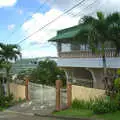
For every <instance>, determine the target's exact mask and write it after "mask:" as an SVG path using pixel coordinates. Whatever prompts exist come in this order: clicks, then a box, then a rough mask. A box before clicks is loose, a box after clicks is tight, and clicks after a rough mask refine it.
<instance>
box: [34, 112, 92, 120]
mask: <svg viewBox="0 0 120 120" xmlns="http://www.w3.org/2000/svg"><path fill="white" fill-rule="evenodd" d="M34 116H39V117H50V118H58V119H63V120H93V119H88V118H77V117H68V116H67V117H64V116H57V115H40V114H37V113H35V114H34Z"/></svg>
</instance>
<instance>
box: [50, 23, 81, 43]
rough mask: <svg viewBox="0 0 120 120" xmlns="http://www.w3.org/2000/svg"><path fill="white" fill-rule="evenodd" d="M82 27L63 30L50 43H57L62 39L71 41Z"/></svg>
mask: <svg viewBox="0 0 120 120" xmlns="http://www.w3.org/2000/svg"><path fill="white" fill-rule="evenodd" d="M80 28H81V25H77V26H73V27H70V28H67V29H63V30H60V31H58V32H57V36H55V37H53V38H51V39H50V40H49V41H55V42H57V41H58V40H62V39H70V38H73V37H75V36H76V35H77V34H78V33H79V32H80Z"/></svg>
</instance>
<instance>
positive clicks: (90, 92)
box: [72, 85, 105, 100]
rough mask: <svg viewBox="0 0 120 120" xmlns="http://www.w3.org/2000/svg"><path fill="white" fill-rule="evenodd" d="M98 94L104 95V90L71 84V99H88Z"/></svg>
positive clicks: (98, 95)
mask: <svg viewBox="0 0 120 120" xmlns="http://www.w3.org/2000/svg"><path fill="white" fill-rule="evenodd" d="M100 96H103V97H104V96H105V90H101V89H94V88H87V87H82V86H76V85H72V100H74V99H75V98H76V99H78V100H89V99H94V98H95V97H100Z"/></svg>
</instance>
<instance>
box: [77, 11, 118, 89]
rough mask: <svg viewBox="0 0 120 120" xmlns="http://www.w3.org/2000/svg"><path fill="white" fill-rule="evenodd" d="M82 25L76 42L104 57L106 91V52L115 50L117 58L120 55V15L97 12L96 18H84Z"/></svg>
mask: <svg viewBox="0 0 120 120" xmlns="http://www.w3.org/2000/svg"><path fill="white" fill-rule="evenodd" d="M80 25H83V29H81V30H80V32H79V34H78V35H77V36H76V40H75V42H81V43H82V44H83V43H84V44H87V45H89V48H90V49H91V50H92V52H93V54H94V53H96V54H100V55H101V56H102V61H103V68H104V79H103V80H104V83H105V89H107V85H106V83H107V82H108V74H107V63H106V54H105V53H106V52H105V51H106V50H107V48H111V49H113V50H115V54H114V56H115V57H116V56H117V55H118V54H119V53H120V33H119V31H120V13H118V12H115V13H112V14H110V15H104V14H103V13H102V12H97V16H96V17H92V16H84V17H83V19H82V22H81V23H80ZM115 76H116V74H115Z"/></svg>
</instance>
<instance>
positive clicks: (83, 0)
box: [17, 0, 86, 44]
mask: <svg viewBox="0 0 120 120" xmlns="http://www.w3.org/2000/svg"><path fill="white" fill-rule="evenodd" d="M85 1H86V0H82V1H80V2H79V3H77V4H76V5H74V6H73V7H71V8H70V9H68V10H66V11H65V12H64V13H62V14H61V15H59V16H58V17H56V18H55V19H53V20H52V21H50V22H49V23H47V24H45V25H44V26H42V27H41V28H39V29H38V30H36V31H35V32H33V33H32V34H30V35H29V36H27V37H25V38H24V39H23V40H20V41H19V42H18V43H17V44H21V43H22V42H23V41H25V40H26V39H28V38H30V37H32V36H33V35H34V34H36V33H37V32H39V31H41V30H43V29H44V28H45V27H47V26H48V25H50V24H52V23H53V22H55V21H56V20H58V19H59V18H61V17H62V16H63V15H65V14H67V13H68V12H70V11H71V10H73V9H74V8H76V7H77V6H79V5H80V4H82V3H83V2H85Z"/></svg>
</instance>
